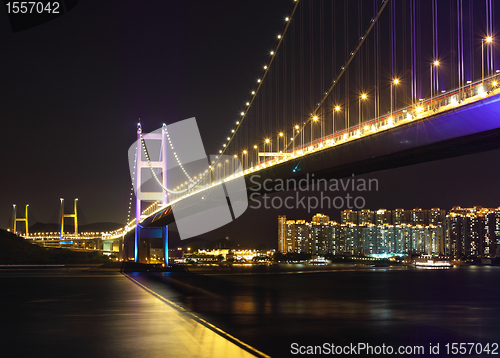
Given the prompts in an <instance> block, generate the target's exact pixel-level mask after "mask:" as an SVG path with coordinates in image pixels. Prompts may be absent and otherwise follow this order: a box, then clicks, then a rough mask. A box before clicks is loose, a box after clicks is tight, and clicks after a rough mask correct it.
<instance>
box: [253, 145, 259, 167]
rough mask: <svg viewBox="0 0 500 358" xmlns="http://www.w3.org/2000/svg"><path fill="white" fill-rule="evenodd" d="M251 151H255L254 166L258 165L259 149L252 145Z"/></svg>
mask: <svg viewBox="0 0 500 358" xmlns="http://www.w3.org/2000/svg"><path fill="white" fill-rule="evenodd" d="M253 149H255V165H257V163H259V147H257V145H254V146H253Z"/></svg>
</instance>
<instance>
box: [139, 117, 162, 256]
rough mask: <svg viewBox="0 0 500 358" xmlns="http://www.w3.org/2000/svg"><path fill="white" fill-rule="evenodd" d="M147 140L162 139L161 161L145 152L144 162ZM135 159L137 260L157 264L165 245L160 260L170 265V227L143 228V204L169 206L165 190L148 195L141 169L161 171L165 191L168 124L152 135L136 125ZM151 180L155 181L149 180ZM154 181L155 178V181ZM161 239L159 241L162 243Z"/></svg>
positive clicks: (159, 158)
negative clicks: (144, 187)
mask: <svg viewBox="0 0 500 358" xmlns="http://www.w3.org/2000/svg"><path fill="white" fill-rule="evenodd" d="M146 140H159V141H161V150H160V153H159V156H158V160H153V159H151V156H150V153H147V155H146V153H145V157H146V160H143V159H142V153H143V151H144V152H145V151H146V149H147V148H144V147H145V146H146ZM136 143H137V144H136V154H135V155H136V157H135V162H136V165H135V182H134V186H135V189H136V206H135V218H136V219H135V220H136V226H135V238H134V261H135V262H142V263H151V262H152V261H156V259H157V258H160V257H158V255H159V253H160V247H158V246H159V245H160V246H163V249H164V253H163V255H161V259H163V260H165V265H166V266H168V227H159V228H143V227H142V226H141V220H142V218H143V217H144V216H143V215H142V207H141V203H142V201H149V202H151V201H153V202H158V203H161V204H162V205H166V204H167V200H168V199H167V193H166V192H165V191H164V190H161V191H160V192H150V191H149V192H148V191H143V190H142V187H141V186H142V185H143V184H144V183H145V182H147V181H148V180H145V179H147V178H143V175H142V174H143V173H142V169H147V170H148V171H149V170H151V169H161V181H162V185H163V187H164V188H166V187H167V146H168V141H167V130H166V125H165V124H163V127H162V128H161V129H160V130H158V131H154V132H152V133H148V134H142V128H141V125H140V124H138V125H137V142H136ZM149 180H152V178H149ZM153 180H154V179H153ZM159 240H160V241H159Z"/></svg>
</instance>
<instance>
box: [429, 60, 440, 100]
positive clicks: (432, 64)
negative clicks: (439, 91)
mask: <svg viewBox="0 0 500 358" xmlns="http://www.w3.org/2000/svg"><path fill="white" fill-rule="evenodd" d="M432 66H435V67H436V85H438V83H439V82H438V79H439V78H438V72H437V70H438V66H439V61H438V60H436V61H434V62H431V108H432V109H434V106H433V105H432V90H433V85H432V80H433V76H432Z"/></svg>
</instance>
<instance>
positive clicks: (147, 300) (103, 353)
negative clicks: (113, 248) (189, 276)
mask: <svg viewBox="0 0 500 358" xmlns="http://www.w3.org/2000/svg"><path fill="white" fill-rule="evenodd" d="M0 287H1V288H2V289H1V291H0V307H2V315H1V317H0V347H1V348H0V356H4V357H11V356H18V357H35V356H36V357H51V358H58V357H65V358H66V357H72V358H74V357H85V358H89V357H148V358H154V357H161V358H166V357H167V358H168V357H199V358H204V357H236V358H239V357H242V358H243V357H255V356H258V357H267V356H266V355H265V354H263V353H261V352H259V351H257V350H256V349H254V348H253V347H250V346H249V345H247V344H245V343H244V342H241V341H239V340H238V339H237V338H235V337H232V336H230V335H229V334H227V333H225V332H223V331H222V330H220V329H219V328H217V327H215V326H213V325H212V324H210V323H209V322H207V321H205V320H203V319H202V318H201V317H198V316H196V315H194V314H193V313H191V312H188V311H186V310H184V309H183V308H182V307H180V306H177V305H176V304H175V303H174V302H172V301H170V300H169V299H168V297H164V296H165V295H171V297H173V296H175V295H177V293H176V292H174V291H172V292H170V291H168V290H166V291H162V292H163V295H164V296H161V295H159V294H158V293H155V292H153V291H152V290H150V289H149V288H148V287H146V286H144V285H142V284H141V283H140V282H138V281H136V280H135V279H134V277H133V276H132V275H128V274H120V273H89V272H87V273H86V272H74V271H73V272H70V271H33V272H31V271H22V272H0Z"/></svg>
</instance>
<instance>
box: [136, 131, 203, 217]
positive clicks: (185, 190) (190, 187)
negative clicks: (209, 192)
mask: <svg viewBox="0 0 500 358" xmlns="http://www.w3.org/2000/svg"><path fill="white" fill-rule="evenodd" d="M138 127H139V136H140V140H141V146H142V149H143V151H144V155H145V156H146V160H147V162H148V166H149V170H150V171H151V174H152V175H153V178H154V179H155V180H156V182H157V183H158V185H160V187H161V188H162V190H163V191H165V192H166V195H167V196H168V195H169V194H183V193H186V192H187V191H188V190H190V189H192V188H193V187H195V186H196V185H197V184H199V183H200V182H201V181H202V180H203V178H204V177H202V176H203V174H205V175H206V174H207V173H208V169H206V170H205V172H204V173H203V174H201V173H200V174H199V176H198V181H196V180H195V179H197V177H196V176H195V177H194V178H195V179H193V178H191V176H190V175H189V174H188V172H187V171H186V169H185V168H184V166H183V165H182V163H181V161H180V160H179V157H178V156H177V153H176V152H175V149H174V145H173V144H172V141H171V140H170V135H169V134H168V130H167V126H166V125H165V124H163V127H162V130H164V131H165V134H166V136H167V139H168V142H169V145H170V148H171V149H172V153H174V157H175V159H176V161H177V164H179V167H180V168H181V169H182V171H183V173H184V175H185V176H186V177H187V178H188V179H189V181H190V182H191V186H188V182H187V181H186V182H184V183H183V184H181V185H179V186H177V187H176V188H175V189H174V190H172V189H168V188H166V187H165V186H164V185H163V183H162V182H161V181H160V179H159V178H158V176H157V175H156V172H155V171H154V169H153V165H152V164H151V159H150V158H149V153H148V149H147V148H146V142H145V140H144V137H143V135H142V127H141V125H140V123H139V124H138ZM210 169H211V167H210ZM184 185H186V186H187V187H186V189H181V190H178V189H179V188H180V187H183V186H184ZM146 210H147V209H146Z"/></svg>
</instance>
